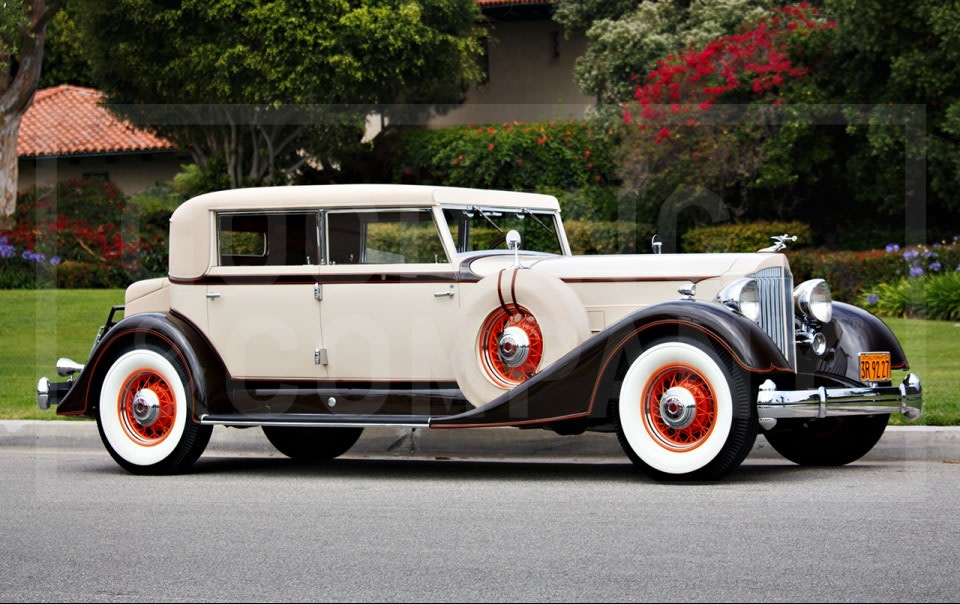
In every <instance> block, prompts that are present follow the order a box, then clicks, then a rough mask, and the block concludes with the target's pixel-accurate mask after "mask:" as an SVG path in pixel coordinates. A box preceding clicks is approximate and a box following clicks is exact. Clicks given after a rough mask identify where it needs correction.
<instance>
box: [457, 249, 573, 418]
mask: <svg viewBox="0 0 960 604" xmlns="http://www.w3.org/2000/svg"><path fill="white" fill-rule="evenodd" d="M588 337H590V327H589V323H588V321H587V312H586V310H584V308H583V304H582V303H581V302H580V298H579V297H578V296H577V294H576V293H575V292H574V291H573V290H572V289H570V287H569V286H567V285H566V284H565V283H564V282H563V281H561V280H560V279H558V278H557V277H554V276H552V275H545V274H543V273H539V272H536V271H534V270H530V269H516V268H510V269H503V270H501V271H499V272H498V273H496V274H493V275H489V276H487V277H484V278H483V279H481V280H480V282H479V283H477V285H476V286H474V287H473V291H472V292H471V293H470V295H469V296H468V297H467V299H466V300H465V302H464V303H463V305H462V306H461V307H460V310H459V312H458V314H457V334H456V338H455V340H454V345H453V359H452V361H453V372H454V376H455V377H456V378H457V383H458V384H459V385H460V390H461V391H462V392H463V394H464V396H466V398H467V400H468V401H470V403H471V404H472V405H474V406H476V407H480V406H482V405H485V404H487V403H489V402H490V401H492V400H493V399H495V398H497V397H499V396H500V395H502V394H503V393H505V392H507V391H509V390H512V389H513V388H515V387H517V386H519V385H520V384H522V383H523V382H525V381H527V380H528V379H530V378H531V377H533V376H534V375H536V374H537V373H539V372H541V371H543V370H544V369H546V368H547V367H549V366H550V365H551V364H553V363H554V362H556V361H557V359H559V358H560V357H562V356H563V355H564V354H566V353H568V352H569V351H571V350H573V349H574V348H575V347H577V346H578V345H579V344H581V343H582V342H584V341H585V340H586V339H587V338H588Z"/></svg>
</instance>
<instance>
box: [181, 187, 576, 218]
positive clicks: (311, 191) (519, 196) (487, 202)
mask: <svg viewBox="0 0 960 604" xmlns="http://www.w3.org/2000/svg"><path fill="white" fill-rule="evenodd" d="M436 205H478V206H497V207H513V208H515V207H524V208H528V209H531V210H559V209H560V204H559V203H558V202H557V199H556V198H555V197H553V196H550V195H540V194H537V193H522V192H517V191H494V190H485V189H467V188H459V187H435V186H426V185H368V184H359V185H312V186H298V187H258V188H248V189H231V190H227V191H216V192H213V193H207V194H205V195H200V196H199V197H194V198H193V199H190V200H189V201H187V202H185V203H184V204H183V205H182V206H181V208H180V209H182V210H184V212H189V211H191V210H195V209H197V208H202V209H205V210H227V209H274V208H276V209H279V208H312V207H324V208H332V207H350V208H370V207H384V206H387V207H405V206H412V207H424V206H436ZM178 211H180V210H178Z"/></svg>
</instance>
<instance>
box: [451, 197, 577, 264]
mask: <svg viewBox="0 0 960 604" xmlns="http://www.w3.org/2000/svg"><path fill="white" fill-rule="evenodd" d="M445 210H459V211H478V210H479V211H480V212H486V213H501V214H502V213H510V214H528V215H527V216H525V217H524V220H531V222H534V221H533V216H536V218H537V219H539V220H540V221H541V222H543V223H544V224H546V225H547V226H550V225H552V226H553V229H554V231H555V234H556V236H557V242H558V243H559V244H560V254H554V253H552V252H541V251H538V250H527V249H522V250H521V251H520V253H521V254H522V253H529V254H548V255H551V256H555V255H561V256H572V254H571V252H570V243H569V242H568V241H567V234H566V232H565V231H564V229H563V221H562V220H561V218H560V211H559V210H544V209H534V208H527V207H524V206H493V205H479V204H476V205H468V204H441V205H439V206H438V207H437V222H438V223H441V224H442V228H443V229H444V230H445V231H446V238H449V239H448V241H449V242H450V243H452V244H453V251H454V252H456V255H457V256H465V255H467V254H471V255H473V254H478V253H482V252H506V253H509V250H499V249H490V250H473V251H463V252H461V251H460V250H459V249H458V248H457V244H458V242H457V240H456V239H455V238H454V237H453V231H452V230H451V229H450V224H449V223H448V222H447V217H446V215H445V214H444V211H445ZM530 215H532V216H530ZM473 221H474V222H477V221H480V222H483V223H487V222H486V221H485V220H484V217H483V216H475V217H474V218H473ZM478 224H479V223H478ZM487 224H489V223H487ZM534 224H536V223H535V222H534ZM534 228H539V227H538V226H535V227H534Z"/></svg>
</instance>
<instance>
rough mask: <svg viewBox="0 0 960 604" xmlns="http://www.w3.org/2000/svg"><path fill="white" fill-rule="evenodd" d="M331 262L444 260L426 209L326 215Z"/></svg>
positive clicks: (441, 245) (435, 228)
mask: <svg viewBox="0 0 960 604" xmlns="http://www.w3.org/2000/svg"><path fill="white" fill-rule="evenodd" d="M327 224H328V225H329V226H328V228H329V238H330V262H331V264H433V263H438V262H447V261H448V260H447V255H446V253H445V252H444V251H443V244H442V243H441V240H440V233H439V231H437V225H436V224H435V223H434V220H433V214H431V212H430V210H426V209H423V210H379V211H374V212H330V213H328V214H327Z"/></svg>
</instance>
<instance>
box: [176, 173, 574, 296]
mask: <svg viewBox="0 0 960 604" xmlns="http://www.w3.org/2000/svg"><path fill="white" fill-rule="evenodd" d="M439 205H454V206H455V205H478V206H493V207H512V208H516V207H523V208H527V209H530V210H553V211H559V210H560V204H559V203H558V202H557V199H556V198H555V197H552V196H550V195H539V194H536V193H518V192H515V191H488V190H481V189H463V188H456V187H433V186H422V185H315V186H301V187H259V188H250V189H233V190H229V191H216V192H214V193H207V194H205V195H200V196H199V197H194V198H193V199H190V200H188V201H186V202H184V203H183V204H182V205H181V206H180V207H179V208H177V210H176V211H175V212H174V213H173V216H172V217H171V218H170V276H171V277H175V278H180V279H191V278H196V277H199V276H201V275H203V274H204V273H205V272H206V270H207V268H208V267H209V266H210V262H211V258H212V255H213V248H212V246H211V242H212V241H213V238H214V237H215V225H214V221H213V220H212V219H211V214H212V213H213V212H222V211H229V210H240V211H244V210H282V209H301V208H328V209H330V208H374V207H392V208H397V207H432V206H439Z"/></svg>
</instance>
